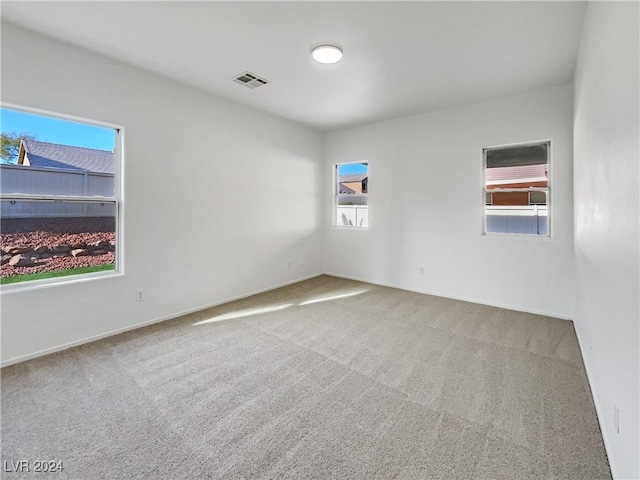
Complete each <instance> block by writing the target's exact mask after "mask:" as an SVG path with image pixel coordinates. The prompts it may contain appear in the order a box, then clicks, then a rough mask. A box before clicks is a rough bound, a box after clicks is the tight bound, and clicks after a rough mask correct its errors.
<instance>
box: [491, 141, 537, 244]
mask: <svg viewBox="0 0 640 480" xmlns="http://www.w3.org/2000/svg"><path fill="white" fill-rule="evenodd" d="M485 157H486V169H485V178H486V184H485V189H486V195H487V198H486V199H485V231H486V232H487V233H519V234H527V235H548V234H549V221H548V201H547V200H548V197H547V192H546V191H537V190H533V191H532V189H533V188H543V189H548V188H549V143H548V142H545V143H541V144H537V145H524V146H517V145H516V146H513V147H501V148H496V149H487V150H486V152H485Z"/></svg>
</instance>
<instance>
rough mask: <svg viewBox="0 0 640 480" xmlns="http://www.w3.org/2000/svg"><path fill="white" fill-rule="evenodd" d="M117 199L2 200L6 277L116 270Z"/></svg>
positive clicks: (0, 237) (2, 271)
mask: <svg viewBox="0 0 640 480" xmlns="http://www.w3.org/2000/svg"><path fill="white" fill-rule="evenodd" d="M115 212H116V205H115V203H114V202H103V204H101V203H87V202H41V201H10V200H3V201H2V217H1V218H0V231H1V232H2V233H0V247H1V248H2V266H1V267H0V277H1V279H2V283H3V284H4V283H15V282H18V281H21V282H22V281H28V280H39V279H42V278H50V277H54V276H55V277H57V276H65V275H74V274H77V273H90V272H95V271H103V270H113V269H114V267H115V255H116V229H115V227H116V217H115Z"/></svg>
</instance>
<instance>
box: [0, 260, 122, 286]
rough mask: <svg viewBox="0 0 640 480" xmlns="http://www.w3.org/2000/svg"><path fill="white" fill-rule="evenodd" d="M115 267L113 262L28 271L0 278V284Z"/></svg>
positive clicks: (104, 270) (101, 270)
mask: <svg viewBox="0 0 640 480" xmlns="http://www.w3.org/2000/svg"><path fill="white" fill-rule="evenodd" d="M115 268H116V266H115V265H114V264H113V263H106V264H104V265H96V266H93V267H80V268H65V269H64V270H54V271H53V272H41V273H29V274H27V275H14V276H13V277H2V278H0V284H1V285H7V284H9V283H18V282H30V281H32V280H42V279H45V278H56V277H66V276H68V275H79V274H81V273H93V272H106V271H108V270H115Z"/></svg>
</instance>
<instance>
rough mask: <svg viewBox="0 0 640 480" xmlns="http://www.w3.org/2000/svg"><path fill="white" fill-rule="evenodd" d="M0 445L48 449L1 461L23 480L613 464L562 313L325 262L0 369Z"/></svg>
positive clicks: (542, 475) (553, 475) (410, 474)
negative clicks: (42, 470) (457, 296)
mask: <svg viewBox="0 0 640 480" xmlns="http://www.w3.org/2000/svg"><path fill="white" fill-rule="evenodd" d="M2 460H3V462H9V466H10V465H11V463H10V462H12V461H18V460H27V461H30V462H32V463H31V465H32V467H33V462H34V461H35V460H58V461H62V462H63V466H64V471H63V472H62V473H56V474H51V473H49V474H34V473H33V472H30V473H22V474H18V473H6V472H5V473H4V474H3V478H29V479H32V478H40V477H42V478H59V479H61V478H65V479H66V478H73V479H83V480H84V479H200V478H203V479H204V478H212V479H214V478H215V479H217V478H220V479H294V478H295V479H314V478H322V479H324V478H327V479H330V478H336V479H338V478H340V479H367V480H369V479H394V478H395V479H492V480H495V479H508V480H518V479H571V480H579V479H585V480H597V479H610V478H611V474H610V470H609V466H608V463H607V458H606V454H605V451H604V448H603V444H602V437H601V434H600V430H599V427H598V423H597V421H596V415H595V410H594V406H593V401H592V397H591V393H590V390H589V385H588V382H587V378H586V375H585V371H584V366H583V363H582V358H581V355H580V351H579V347H578V344H577V341H576V336H575V332H574V329H573V324H572V322H569V321H564V320H558V319H553V318H547V317H542V316H539V315H532V314H525V313H518V312H513V311H509V310H503V309H499V308H493V307H487V306H482V305H477V304H473V303H466V302H461V301H456V300H449V299H444V298H439V297H434V296H430V295H421V294H417V293H412V292H407V291H403V290H397V289H392V288H385V287H380V286H374V285H369V284H365V283H359V282H353V281H349V280H344V279H338V278H333V277H329V276H321V277H317V278H314V279H311V280H308V281H305V282H301V283H297V284H294V285H291V286H288V287H284V288H281V289H278V290H273V291H270V292H267V293H264V294H261V295H256V296H253V297H249V298H246V299H243V300H239V301H235V302H232V303H228V304H225V305H222V306H218V307H215V308H210V309H207V310H203V311H201V312H198V313H195V314H191V315H187V316H184V317H181V318H178V319H175V320H171V321H167V322H163V323H161V324H157V325H154V326H150V327H147V328H144V329H140V330H137V331H134V332H128V333H126V334H122V335H118V336H115V337H111V338H108V339H105V340H102V341H99V342H95V343H92V344H88V345H84V346H81V347H77V348H74V349H71V350H67V351H64V352H60V353H57V354H53V355H49V356H46V357H42V358H38V359H35V360H31V361H28V362H24V363H21V364H18V365H14V366H11V367H7V368H5V369H3V370H2ZM5 467H6V465H5ZM5 469H6V468H5Z"/></svg>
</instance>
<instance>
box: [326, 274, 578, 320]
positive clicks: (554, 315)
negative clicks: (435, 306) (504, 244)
mask: <svg viewBox="0 0 640 480" xmlns="http://www.w3.org/2000/svg"><path fill="white" fill-rule="evenodd" d="M324 274H325V275H329V276H331V277H338V278H345V279H347V280H355V281H358V282H364V283H371V284H373V285H380V286H381V287H390V288H398V289H400V290H407V291H409V292H415V293H424V294H426V295H434V296H436V297H444V298H450V299H452V300H460V301H462V302H469V303H477V304H479V305H486V306H488V307H497V308H504V309H505V310H513V311H515V312H523V313H532V314H534V315H543V316H545V317H552V318H558V319H560V320H573V318H571V317H569V316H567V315H561V314H558V313H552V312H545V311H543V310H534V309H525V308H522V307H514V306H513V305H507V304H501V303H492V302H485V301H484V300H478V299H477V298H467V297H461V296H457V295H449V294H447V293H442V292H436V291H433V290H421V289H417V288H410V287H405V286H402V285H394V284H391V283H385V282H375V281H372V280H368V279H366V278H358V277H352V276H350V275H342V274H340V273H333V272H325V273H324Z"/></svg>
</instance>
